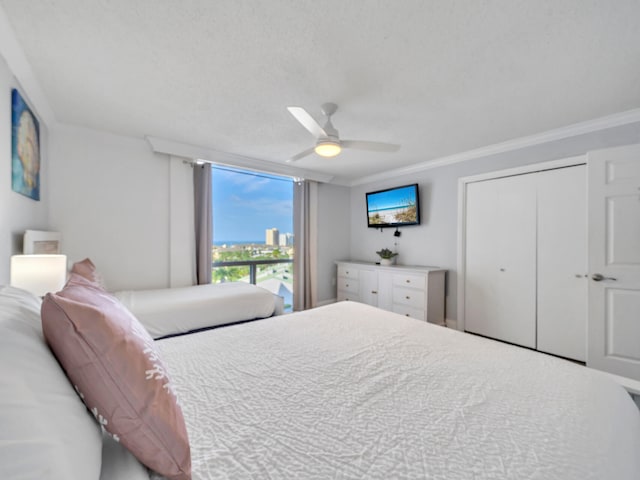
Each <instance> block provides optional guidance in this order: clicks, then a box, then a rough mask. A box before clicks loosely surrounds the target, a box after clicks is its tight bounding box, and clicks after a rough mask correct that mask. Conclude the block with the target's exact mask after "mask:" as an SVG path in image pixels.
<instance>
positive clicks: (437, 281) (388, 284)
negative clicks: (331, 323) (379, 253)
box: [336, 262, 446, 325]
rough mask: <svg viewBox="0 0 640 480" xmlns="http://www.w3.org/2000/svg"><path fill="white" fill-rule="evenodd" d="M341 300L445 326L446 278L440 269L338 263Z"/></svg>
mask: <svg viewBox="0 0 640 480" xmlns="http://www.w3.org/2000/svg"><path fill="white" fill-rule="evenodd" d="M336 264H337V266H338V277H337V280H338V282H337V283H338V285H337V288H338V292H337V293H338V294H337V298H338V301H342V300H352V301H354V302H361V303H366V304H368V305H373V306H375V307H379V308H382V309H383V310H390V311H392V312H396V313H399V314H401V315H405V316H407V317H411V318H416V319H418V320H423V321H428V322H430V323H436V324H438V325H444V303H445V292H444V279H445V273H446V270H443V269H441V268H437V267H422V266H405V265H392V266H389V267H383V266H381V265H376V264H374V263H365V262H336Z"/></svg>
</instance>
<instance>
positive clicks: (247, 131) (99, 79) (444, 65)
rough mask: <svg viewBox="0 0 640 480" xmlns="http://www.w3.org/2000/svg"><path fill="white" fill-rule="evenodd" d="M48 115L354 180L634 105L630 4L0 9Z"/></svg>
mask: <svg viewBox="0 0 640 480" xmlns="http://www.w3.org/2000/svg"><path fill="white" fill-rule="evenodd" d="M0 5H2V7H3V9H4V10H5V12H6V15H7V17H8V19H9V21H10V23H11V25H12V26H13V29H14V30H15V35H16V37H17V39H18V41H19V43H20V45H21V46H22V48H23V49H24V51H25V54H26V57H27V59H28V61H29V63H30V64H31V66H32V68H33V70H34V72H35V75H36V78H37V80H38V81H39V82H40V84H41V86H42V88H43V90H44V92H45V94H46V97H47V99H48V101H49V103H50V104H51V107H52V108H53V110H54V112H55V115H56V119H57V120H58V121H59V122H62V123H67V124H76V125H84V126H88V127H92V128H97V129H102V130H107V131H111V132H115V133H120V134H125V135H132V136H139V137H141V136H145V135H150V136H154V137H160V138H165V139H169V140H173V141H176V142H183V143H188V144H192V145H198V146H202V147H207V148H209V149H214V150H219V151H225V152H230V153H235V154H238V155H243V156H248V157H252V158H256V159H260V160H267V161H272V162H278V163H284V162H285V160H286V159H287V158H289V157H291V156H293V155H294V154H296V153H298V152H299V151H302V150H304V149H306V148H309V147H310V146H312V143H313V142H312V137H311V135H310V134H309V133H308V132H307V131H306V130H304V129H303V128H302V127H301V126H300V125H299V124H298V123H297V122H296V121H295V120H294V119H293V117H292V116H291V115H290V114H289V113H288V112H287V110H286V107H287V106H288V105H298V106H302V107H305V108H306V109H307V110H308V111H309V112H310V113H312V114H313V115H314V116H315V117H316V118H317V119H318V120H320V118H321V117H320V104H321V103H323V102H326V101H333V102H336V103H338V104H339V106H340V109H339V111H338V113H337V114H336V115H335V116H334V118H333V121H334V125H335V126H336V127H337V128H338V130H339V131H340V135H341V137H342V138H349V139H359V140H375V141H383V142H392V143H399V144H401V145H402V148H401V149H400V151H399V152H397V153H394V154H388V153H384V154H382V153H367V152H355V151H345V152H344V153H343V154H342V155H340V156H338V157H336V158H334V159H321V158H320V157H317V156H315V155H313V156H310V157H307V158H305V159H303V160H301V161H299V162H298V163H297V164H296V166H298V167H301V168H305V169H309V170H316V171H319V172H325V173H331V174H333V175H337V176H339V177H342V178H347V179H349V178H351V179H353V178H358V177H362V176H366V175H372V174H375V173H377V172H381V171H385V170H389V169H394V168H399V167H403V166H407V165H410V164H415V163H421V162H425V161H428V160H432V159H436V158H440V157H443V156H447V155H451V154H455V153H458V152H463V151H467V150H470V149H474V148H479V147H482V146H486V145H491V144H495V143H499V142H503V141H507V140H510V139H514V138H518V137H522V136H527V135H532V134H536V133H539V132H543V131H547V130H551V129H554V128H559V127H563V126H566V125H570V124H573V123H577V122H581V121H585V120H590V119H594V118H598V117H602V116H605V115H609V114H613V113H617V112H621V111H625V110H630V109H633V108H638V107H640V28H639V27H638V19H639V18H640V1H639V0H615V1H611V0H602V1H589V0H535V1H534V0H495V1H478V0H438V1H428V0H416V1H411V0H403V1H390V0H389V1H382V0H349V1H345V0H328V1H322V0H320V1H318V0H314V1H310V0H268V1H251V2H249V1H239V0H216V1H211V0H190V1H180V2H176V1H173V0H135V1H132V0H48V1H26V0H0Z"/></svg>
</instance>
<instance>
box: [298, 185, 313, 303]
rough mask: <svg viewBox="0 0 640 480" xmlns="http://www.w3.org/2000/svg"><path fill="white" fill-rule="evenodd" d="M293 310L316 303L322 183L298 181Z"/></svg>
mask: <svg viewBox="0 0 640 480" xmlns="http://www.w3.org/2000/svg"><path fill="white" fill-rule="evenodd" d="M293 188H294V190H293V232H294V251H295V253H294V255H295V258H294V261H293V269H294V275H293V310H294V311H296V312H297V311H300V310H306V309H308V308H313V307H315V306H316V302H317V275H318V254H317V252H318V183H317V182H313V181H310V180H300V181H296V182H294V187H293Z"/></svg>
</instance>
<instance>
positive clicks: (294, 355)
mask: <svg viewBox="0 0 640 480" xmlns="http://www.w3.org/2000/svg"><path fill="white" fill-rule="evenodd" d="M158 346H159V348H160V350H161V351H162V354H163V356H164V358H165V361H166V363H167V364H168V365H169V369H170V371H171V374H172V380H173V382H174V385H175V387H176V389H177V391H178V393H179V397H180V399H181V405H182V408H183V411H184V414H185V418H186V421H187V428H188V431H189V436H190V441H191V449H192V461H193V473H194V475H193V478H194V479H214V478H215V479H220V478H228V479H243V478H270V479H315V478H317V479H321V478H322V479H325V478H331V479H347V478H348V479H352V478H353V479H376V478H377V479H392V478H428V479H446V480H453V479H464V480H469V479H545V480H548V479H561V480H570V479H576V480H577V479H580V480H585V479H603V480H604V479H606V480H609V479H611V480H613V479H615V480H625V479H629V480H631V479H638V478H640V414H639V412H638V410H637V409H636V407H635V405H634V404H633V402H632V401H631V399H630V397H629V396H628V395H627V394H626V392H625V391H624V390H623V389H622V388H621V387H619V386H617V385H616V384H614V383H613V382H612V381H610V380H609V379H608V378H606V377H605V376H604V375H602V374H600V373H599V372H593V371H589V370H587V369H585V368H584V367H582V366H580V365H576V364H572V363H569V362H566V361H563V360H559V359H557V358H554V357H550V356H547V355H543V354H539V353H536V352H532V351H528V350H524V349H521V348H517V347H512V346H509V345H504V344H501V343H498V342H494V341H491V340H486V339H483V338H479V337H474V336H471V335H467V334H463V333H460V332H457V331H453V330H450V329H446V328H442V327H437V326H434V325H429V324H427V323H424V322H419V321H416V320H412V319H408V318H405V317H402V316H400V315H396V314H393V313H389V312H384V311H382V310H378V309H376V308H373V307H368V306H365V305H361V304H357V303H353V302H344V303H339V304H334V305H330V306H326V307H322V308H318V309H316V310H312V311H307V312H302V313H297V314H292V315H285V316H281V317H273V318H270V319H267V320H261V321H257V322H251V323H249V324H243V325H236V326H231V327H226V328H221V329H218V330H214V331H208V332H203V333H199V334H195V335H187V336H184V337H178V338H171V339H167V340H161V341H159V342H158Z"/></svg>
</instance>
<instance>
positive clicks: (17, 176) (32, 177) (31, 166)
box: [11, 88, 40, 200]
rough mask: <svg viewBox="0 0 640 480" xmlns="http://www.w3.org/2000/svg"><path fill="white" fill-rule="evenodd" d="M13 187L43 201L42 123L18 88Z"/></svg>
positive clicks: (14, 101) (13, 109)
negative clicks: (41, 183)
mask: <svg viewBox="0 0 640 480" xmlns="http://www.w3.org/2000/svg"><path fill="white" fill-rule="evenodd" d="M11 188H12V189H13V191H14V192H18V193H21V194H22V195H26V196H27V197H29V198H32V199H34V200H40V125H39V124H38V120H37V119H36V117H35V115H34V114H33V112H31V109H30V108H29V106H28V105H27V104H26V103H25V101H24V99H23V98H22V96H21V95H20V93H19V92H18V90H16V89H15V88H14V89H13V90H12V91H11Z"/></svg>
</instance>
